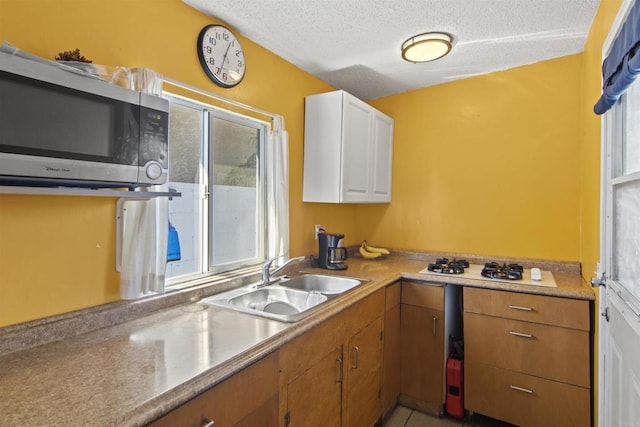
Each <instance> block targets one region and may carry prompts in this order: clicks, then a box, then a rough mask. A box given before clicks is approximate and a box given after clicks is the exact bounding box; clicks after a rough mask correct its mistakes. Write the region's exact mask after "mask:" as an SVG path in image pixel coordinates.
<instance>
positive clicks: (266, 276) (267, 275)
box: [255, 256, 304, 287]
mask: <svg viewBox="0 0 640 427" xmlns="http://www.w3.org/2000/svg"><path fill="white" fill-rule="evenodd" d="M277 259H278V258H272V259H270V260H268V261H267V262H265V263H264V264H262V280H261V281H260V283H258V284H257V285H255V286H256V287H262V286H267V285H270V284H272V283H275V282H277V281H278V280H280V278H279V277H278V278H274V277H273V276H275V275H276V274H278V273H279V272H280V271H282V270H283V269H284V268H285V267H287V266H289V264H291V263H293V262H301V261H304V256H299V257H294V258H289V259H288V260H287V261H286V262H285V263H284V264H282V265H281V266H279V267H277V268H276V269H275V270H273V271H271V264H273V262H274V261H275V260H277Z"/></svg>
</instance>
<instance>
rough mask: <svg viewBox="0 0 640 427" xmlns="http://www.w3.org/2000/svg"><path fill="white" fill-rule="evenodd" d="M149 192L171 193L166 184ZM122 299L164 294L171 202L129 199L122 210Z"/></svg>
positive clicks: (161, 198) (157, 198) (161, 199)
mask: <svg viewBox="0 0 640 427" xmlns="http://www.w3.org/2000/svg"><path fill="white" fill-rule="evenodd" d="M146 191H168V188H167V186H166V185H157V186H153V187H151V188H149V189H147V190H146ZM121 221H122V240H121V242H122V249H121V251H122V252H121V254H122V259H121V262H120V297H121V298H122V299H136V298H140V297H143V296H146V295H150V294H155V293H163V292H164V279H165V270H166V267H167V234H168V233H167V232H168V228H169V217H168V200H167V198H166V197H156V198H153V199H151V200H127V201H126V202H125V205H124V209H123V217H122V218H121Z"/></svg>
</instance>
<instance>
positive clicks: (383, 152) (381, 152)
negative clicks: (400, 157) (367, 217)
mask: <svg viewBox="0 0 640 427" xmlns="http://www.w3.org/2000/svg"><path fill="white" fill-rule="evenodd" d="M392 153H393V120H392V119H391V118H390V117H388V116H386V115H384V114H382V113H379V112H377V111H376V112H375V113H374V116H373V144H372V147H371V154H372V160H371V185H372V187H371V198H372V200H374V201H376V202H390V201H391V163H392Z"/></svg>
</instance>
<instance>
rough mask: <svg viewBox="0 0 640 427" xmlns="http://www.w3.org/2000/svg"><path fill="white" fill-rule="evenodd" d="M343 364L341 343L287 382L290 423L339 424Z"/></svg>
mask: <svg viewBox="0 0 640 427" xmlns="http://www.w3.org/2000/svg"><path fill="white" fill-rule="evenodd" d="M342 365H343V360H342V348H341V347H338V348H336V349H335V351H332V352H330V353H328V354H327V355H326V356H325V357H323V358H322V359H320V360H319V361H318V362H317V363H316V364H314V365H313V366H311V367H310V368H309V369H308V370H306V371H305V372H304V374H302V375H300V376H299V377H297V378H295V379H294V380H292V381H291V382H290V383H289V384H288V385H287V415H286V416H287V418H288V420H289V424H288V425H289V426H290V427H296V426H298V427H313V426H318V427H326V426H340V418H341V411H340V407H341V404H342V380H343V366H342ZM285 424H286V423H285Z"/></svg>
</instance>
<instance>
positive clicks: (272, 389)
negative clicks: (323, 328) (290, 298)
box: [151, 352, 279, 427]
mask: <svg viewBox="0 0 640 427" xmlns="http://www.w3.org/2000/svg"><path fill="white" fill-rule="evenodd" d="M278 400H279V397H278V353H277V352H276V353H272V354H271V355H269V356H267V357H265V358H264V359H262V360H260V361H258V362H256V363H254V364H253V365H251V366H249V367H248V368H245V369H244V370H242V371H240V372H238V373H237V374H235V375H233V376H232V377H230V378H229V379H227V380H225V381H223V382H221V383H220V384H218V385H216V386H214V387H213V388H211V389H210V390H207V391H205V392H204V393H202V394H200V395H199V396H198V397H196V398H194V399H192V400H190V401H188V402H187V403H185V404H184V405H182V406H179V407H178V408H176V409H174V410H173V411H171V412H169V413H168V414H166V415H164V416H163V417H161V418H159V419H158V420H156V421H154V422H153V423H151V426H154V427H164V426H167V427H173V426H181V427H190V426H192V427H201V426H203V425H214V424H211V423H215V425H216V426H232V427H252V426H257V425H259V426H262V427H276V426H278Z"/></svg>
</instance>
